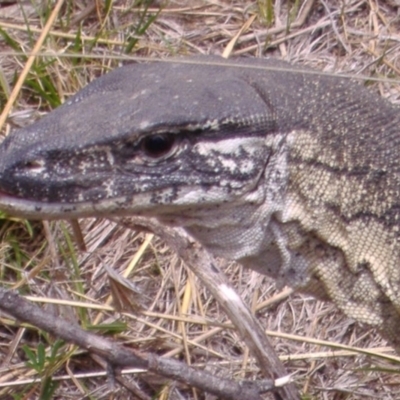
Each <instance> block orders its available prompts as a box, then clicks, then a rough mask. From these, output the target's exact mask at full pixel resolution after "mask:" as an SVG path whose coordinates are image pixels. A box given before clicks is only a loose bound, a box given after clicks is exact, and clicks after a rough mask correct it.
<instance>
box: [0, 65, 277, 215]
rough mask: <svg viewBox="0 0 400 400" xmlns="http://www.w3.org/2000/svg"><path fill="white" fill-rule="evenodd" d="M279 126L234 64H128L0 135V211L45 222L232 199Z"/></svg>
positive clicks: (246, 184)
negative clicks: (26, 123)
mask: <svg viewBox="0 0 400 400" xmlns="http://www.w3.org/2000/svg"><path fill="white" fill-rule="evenodd" d="M217 60H218V61H219V62H222V61H221V60H220V59H217ZM199 62H200V64H202V65H198V64H199ZM210 82H211V83H210ZM275 129H276V122H275V118H274V110H273V109H272V106H271V105H270V102H269V100H268V99H267V98H266V97H265V96H264V94H263V93H260V91H258V90H257V88H256V87H254V85H252V84H251V83H249V82H248V80H246V75H245V74H243V75H241V74H239V73H238V71H237V69H229V68H228V69H227V68H224V66H221V65H220V66H218V65H204V63H201V59H199V60H198V62H197V63H195V64H187V63H180V62H173V63H160V62H158V63H150V64H134V65H128V66H125V67H122V68H119V69H117V70H114V71H113V72H110V73H109V74H107V75H105V76H103V77H101V78H99V79H97V80H95V81H94V82H93V83H91V84H89V85H88V86H87V87H86V88H85V89H83V90H82V91H80V92H78V93H77V94H76V95H75V96H73V97H71V98H70V99H69V100H68V101H67V102H66V103H65V104H64V105H62V106H61V107H59V108H58V109H56V110H55V111H53V112H52V113H50V114H48V115H47V116H46V117H44V118H42V119H41V120H39V121H38V122H36V123H34V124H33V125H31V126H29V127H27V128H24V129H21V130H19V131H16V132H14V133H12V134H11V135H9V136H8V137H7V138H6V139H5V140H4V142H3V143H2V145H1V147H0V207H1V208H2V209H5V210H7V211H8V212H10V213H11V214H15V215H22V216H27V217H33V218H50V219H51V218H75V217H80V216H99V215H105V216H107V215H108V216H109V215H115V214H118V215H129V214H145V215H155V216H158V215H163V214H165V215H169V214H177V213H178V214H179V213H181V212H184V211H185V210H186V209H188V208H191V207H194V206H196V207H201V206H202V205H204V206H209V205H212V204H220V203H222V202H226V203H229V202H231V201H234V200H235V199H237V198H238V197H240V196H243V195H244V194H245V193H248V192H251V191H252V190H254V188H255V187H256V186H257V182H258V180H259V178H260V175H261V174H262V172H263V170H264V169H265V165H266V163H267V160H268V151H269V150H268V148H267V147H266V146H265V145H264V142H265V136H266V134H267V133H268V132H273V131H274V130H275Z"/></svg>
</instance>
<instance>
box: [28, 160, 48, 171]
mask: <svg viewBox="0 0 400 400" xmlns="http://www.w3.org/2000/svg"><path fill="white" fill-rule="evenodd" d="M44 166H45V162H44V160H43V159H40V158H39V159H36V160H29V161H26V162H25V163H24V168H25V169H27V170H30V171H35V172H39V171H42V170H43V169H44Z"/></svg>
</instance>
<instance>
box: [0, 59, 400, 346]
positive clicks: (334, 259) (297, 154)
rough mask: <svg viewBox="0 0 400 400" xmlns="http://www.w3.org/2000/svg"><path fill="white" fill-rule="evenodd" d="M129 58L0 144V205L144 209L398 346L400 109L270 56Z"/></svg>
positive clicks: (95, 211) (50, 212)
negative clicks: (332, 305)
mask: <svg viewBox="0 0 400 400" xmlns="http://www.w3.org/2000/svg"><path fill="white" fill-rule="evenodd" d="M168 61H169V62H153V63H147V64H146V63H144V64H132V65H127V66H124V67H121V68H118V69H116V70H114V71H112V72H110V73H108V74H106V75H105V76H103V77H101V78H99V79H97V80H95V81H94V82H92V83H91V84H89V85H88V86H87V87H86V88H84V89H83V90H82V91H80V92H78V93H77V94H76V95H74V96H73V97H71V98H70V99H69V100H68V101H67V102H66V103H65V104H63V105H62V106H61V107H59V108H58V109H56V110H55V111H53V112H51V113H49V114H48V115H47V116H46V117H44V118H42V119H41V120H39V121H38V122H36V123H34V124H33V125H31V126H29V127H27V128H24V129H21V130H19V131H16V132H14V133H12V134H11V135H9V136H8V137H7V138H6V139H5V140H4V142H3V143H2V145H1V146H0V209H2V210H5V211H7V212H9V213H11V214H13V215H21V216H25V217H29V218H44V219H54V218H76V217H89V216H95V217H100V216H106V217H107V216H108V217H110V216H117V215H119V216H120V215H141V216H149V217H156V218H157V219H158V220H159V221H160V222H162V223H164V224H168V225H172V226H180V227H183V228H184V229H185V230H186V231H187V232H188V233H189V234H190V235H191V236H192V237H193V238H195V239H196V240H198V241H199V242H200V243H202V244H203V245H204V246H205V248H206V249H208V250H209V251H210V252H211V253H212V254H214V255H217V256H221V257H225V258H226V259H231V260H237V261H238V262H239V263H241V264H242V265H243V266H245V267H248V268H252V269H254V270H257V271H259V272H260V273H262V274H266V275H268V276H271V277H273V278H275V279H276V280H277V281H278V283H280V284H286V285H290V286H292V287H295V288H297V289H298V290H300V291H302V292H304V293H310V294H312V295H314V296H316V297H318V298H320V299H325V300H331V301H333V302H334V303H335V304H336V305H337V306H338V307H339V308H340V309H341V310H342V311H343V312H344V313H345V314H347V315H348V316H350V317H352V318H354V319H355V320H357V321H360V322H362V323H364V324H367V325H369V326H371V327H375V328H377V329H379V330H380V331H381V333H382V335H383V336H384V337H385V338H387V339H388V340H389V341H390V343H391V344H392V345H393V346H395V347H397V348H398V347H399V345H400V335H399V333H400V328H399V327H400V267H399V261H400V236H399V235H400V232H399V228H400V193H399V192H400V156H399V153H400V151H399V150H400V132H399V126H400V110H399V108H397V107H396V106H394V105H392V104H390V103H389V102H388V101H386V100H384V99H382V98H381V97H380V96H378V95H376V94H373V93H372V92H370V91H368V90H367V89H365V88H363V87H362V86H360V85H358V84H356V83H353V82H351V81H349V80H348V79H344V78H342V77H337V76H329V75H325V74H322V73H319V72H317V71H313V70H308V69H304V68H300V67H297V66H294V65H290V64H287V63H285V62H283V61H278V60H275V59H250V58H247V59H233V60H224V59H222V58H218V57H195V58H186V59H182V60H173V61H172V62H171V60H168Z"/></svg>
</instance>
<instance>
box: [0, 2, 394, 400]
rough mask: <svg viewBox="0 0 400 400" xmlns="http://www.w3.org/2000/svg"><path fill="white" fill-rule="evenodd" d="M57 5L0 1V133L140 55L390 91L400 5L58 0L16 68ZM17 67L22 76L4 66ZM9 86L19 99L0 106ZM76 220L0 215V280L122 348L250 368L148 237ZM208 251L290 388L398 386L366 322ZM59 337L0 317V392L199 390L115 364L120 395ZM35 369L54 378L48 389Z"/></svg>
mask: <svg viewBox="0 0 400 400" xmlns="http://www.w3.org/2000/svg"><path fill="white" fill-rule="evenodd" d="M59 2H60V1H59ZM59 2H54V3H51V4H47V2H46V1H42V2H39V1H32V2H30V1H26V2H19V3H15V4H14V3H13V2H12V1H7V2H4V1H0V7H1V8H0V85H1V90H0V105H1V107H0V109H4V112H3V115H2V117H3V116H4V117H6V116H7V120H6V121H5V123H4V124H3V122H4V120H2V119H1V117H0V121H1V123H0V125H1V124H3V126H2V133H3V134H4V135H5V134H8V133H9V131H10V130H12V129H15V128H17V127H19V126H25V125H27V124H29V123H31V122H32V121H34V120H35V119H37V118H39V116H40V115H42V114H44V113H47V112H48V111H50V110H51V109H53V108H55V107H56V106H57V105H59V104H61V103H62V102H63V101H65V99H66V98H68V96H70V95H71V94H73V93H75V92H76V91H77V90H79V89H80V88H81V87H83V86H85V84H87V83H88V82H89V81H91V80H93V79H94V78H96V77H97V76H99V75H101V74H103V73H106V72H107V71H108V70H110V69H113V68H115V67H117V66H119V65H122V64H123V63H126V62H132V61H136V60H138V59H140V58H143V57H148V58H155V59H156V58H165V57H170V56H178V55H189V54H199V53H201V54H219V55H220V54H222V53H223V52H224V51H226V52H228V53H230V54H231V56H238V55H242V56H257V57H264V56H273V57H277V58H281V59H284V60H287V61H290V62H294V63H297V64H302V65H308V66H311V67H314V68H316V69H319V70H323V71H325V72H329V73H332V74H344V75H347V76H351V77H353V78H354V79H356V80H360V81H361V82H362V84H364V85H368V86H370V87H371V90H373V91H376V92H378V93H379V94H380V95H381V96H382V97H386V98H388V99H389V100H390V101H392V102H393V103H398V102H399V95H400V92H399V85H398V74H399V73H400V70H399V68H400V58H399V50H398V47H399V45H398V43H399V40H400V36H399V35H398V32H399V28H400V20H399V15H400V14H399V12H400V8H399V7H400V3H399V2H397V1H395V0H393V1H386V2H382V1H377V0H376V1H374V0H365V1H364V0H359V1H355V0H354V1H353V0H348V1H346V2H338V1H331V2H329V1H324V0H292V1H279V0H275V1H274V0H258V1H249V0H244V1H222V0H215V1H211V0H210V1H207V0H205V1H190V0H187V1H183V0H182V1H169V2H162V1H153V2H150V1H133V0H126V1H119V0H116V1H111V0H110V1H106V2H101V1H94V2H91V1H88V2H86V3H85V2H74V1H64V4H63V5H62V7H61V9H60V11H59V13H58V15H57V17H56V19H55V21H54V23H53V24H52V25H51V27H50V29H49V32H48V35H47V38H46V40H45V41H44V42H43V44H42V45H41V46H40V47H39V49H38V51H39V53H38V54H37V55H36V57H35V60H34V62H33V64H32V66H29V64H28V63H29V56H30V55H31V52H32V50H33V49H34V48H35V44H36V43H37V41H38V39H39V36H40V34H41V33H42V32H43V27H44V26H45V24H46V21H47V19H48V18H49V16H50V14H51V12H52V10H54V7H55V4H58V3H59ZM246 24H248V26H247V28H246ZM235 35H238V36H237V38H236V40H233V39H234V38H235ZM229 45H230V46H231V47H229ZM26 67H29V68H28V70H27V71H28V74H27V77H26V79H25V80H24V82H23V85H22V87H20V86H19V85H18V84H17V78H18V76H20V75H21V74H22V73H23V72H24V69H25V68H26ZM13 90H16V92H17V93H18V97H17V100H16V101H15V102H14V104H13V106H12V108H11V110H9V109H8V108H7V106H6V103H7V100H9V99H10V98H12V91H13ZM9 104H10V105H11V104H12V103H9ZM6 114H7V115H6ZM79 223H80V227H81V230H82V232H83V241H84V243H85V247H86V248H85V249H83V248H82V245H79V240H77V236H79V235H77V234H76V229H75V234H74V230H73V228H72V226H71V224H69V223H68V222H66V221H61V222H52V223H40V222H27V221H22V220H18V219H13V218H10V217H7V216H2V220H1V226H0V234H1V238H2V240H1V244H0V257H1V263H0V274H1V275H0V276H1V284H2V285H3V286H6V287H9V288H14V289H18V290H19V291H20V292H21V293H22V294H24V295H29V296H31V299H33V300H34V301H35V302H37V303H38V304H40V305H42V306H43V307H44V308H45V309H48V310H49V311H51V312H54V313H57V314H59V315H61V316H63V317H64V318H65V319H67V320H71V321H78V322H79V323H80V325H81V326H83V327H85V328H86V329H94V330H96V332H100V333H102V334H103V335H105V336H107V337H108V338H113V339H114V340H116V341H119V342H124V343H125V344H126V345H127V346H128V345H129V346H132V347H135V348H138V349H141V350H143V351H149V352H154V353H157V354H159V355H163V356H165V357H175V358H176V359H179V360H182V361H185V362H187V363H189V364H191V365H192V366H194V367H198V368H206V370H208V371H210V372H212V373H213V374H215V375H218V376H221V377H227V378H233V379H236V380H239V379H244V378H245V379H250V380H253V379H259V378H260V376H261V375H260V371H259V368H258V366H257V364H256V362H255V360H254V358H253V357H252V355H251V354H249V351H248V349H247V347H246V345H245V344H244V342H243V341H242V339H241V337H240V335H239V334H238V332H237V330H236V329H235V328H234V327H233V326H232V324H231V323H230V321H229V320H228V319H227V317H226V316H225V314H224V312H223V310H222V309H221V307H220V306H219V304H218V303H217V302H216V301H215V300H214V299H213V298H212V296H211V295H210V293H209V292H208V291H207V290H206V289H205V288H204V287H203V285H202V284H201V283H200V282H199V281H198V279H197V278H196V277H195V276H194V275H193V274H192V273H191V272H190V271H188V270H187V269H186V268H185V266H184V265H183V264H182V262H181V261H180V260H179V259H178V257H177V256H176V255H175V254H174V253H173V252H172V251H171V250H170V249H169V248H167V247H166V245H165V244H164V243H163V242H162V241H160V240H159V239H157V238H156V237H153V235H151V234H148V233H147V234H146V233H140V232H136V231H133V230H127V229H125V228H123V227H122V226H119V225H117V224H115V223H113V222H110V221H104V220H82V221H79ZM220 263H221V266H222V268H223V269H224V271H225V273H226V274H227V276H228V277H229V279H230V281H231V282H232V283H233V284H234V286H235V288H236V289H237V290H238V292H239V293H240V295H241V296H242V298H243V299H244V301H245V303H246V304H248V305H249V307H250V308H251V309H252V310H253V311H254V313H255V315H256V316H257V318H258V319H259V321H260V322H261V324H262V326H263V327H265V329H266V330H267V333H268V335H269V337H270V340H271V341H272V343H273V345H274V347H275V349H276V352H277V353H278V355H279V356H280V357H281V359H282V360H283V361H284V365H285V367H286V368H287V370H288V371H289V372H290V373H293V378H294V381H295V383H296V385H297V387H298V388H299V390H300V391H301V393H302V396H303V398H304V399H334V400H339V399H340V400H342V399H346V400H347V399H362V398H363V399H369V398H371V399H374V398H376V399H387V400H389V399H398V398H400V375H399V370H400V369H399V365H400V364H399V363H400V358H399V357H397V356H396V355H395V353H394V352H393V350H392V349H390V348H389V347H387V345H386V343H385V342H384V341H383V340H382V339H381V338H380V336H379V335H378V334H377V333H376V332H373V331H371V330H366V329H365V328H364V327H362V326H361V325H359V324H356V323H355V322H354V321H352V320H350V319H348V318H346V317H345V316H344V315H342V314H341V313H340V312H338V310H337V309H336V308H335V307H334V306H333V305H332V304H329V303H322V302H319V301H316V300H314V299H312V298H310V297H306V296H302V295H299V294H291V291H289V290H288V289H287V288H277V287H276V286H275V282H274V281H272V280H270V279H268V278H266V277H264V276H260V275H258V274H256V273H255V272H251V271H246V270H243V269H242V268H241V267H240V266H238V265H235V264H233V263H228V262H226V261H224V260H220ZM106 267H108V269H110V268H112V270H113V271H115V272H117V273H118V274H120V275H124V274H126V275H128V276H129V282H131V283H133V284H134V285H135V291H136V292H135V291H131V290H129V289H126V290H124V289H123V287H122V286H121V284H119V286H118V280H117V281H115V279H114V280H113V279H111V278H109V273H108V272H107V270H106ZM118 293H119V295H118ZM121 293H122V294H125V296H122V295H121ZM61 300H63V302H64V303H63V304H62V305H61V304H60V303H61ZM77 302H80V303H79V306H78V304H77ZM82 303H83V304H82ZM66 304H67V305H66ZM93 305H96V306H98V308H97V309H94V308H93ZM342 345H344V347H343V348H341V346H342ZM59 346H60V347H58V342H57V341H56V340H55V338H53V337H51V336H49V335H47V334H46V333H45V332H39V331H38V330H36V329H33V328H32V327H29V326H25V325H19V324H16V323H15V321H14V320H12V319H11V318H10V317H9V316H7V315H5V314H0V398H2V399H3V398H4V399H11V398H26V399H36V398H42V399H50V398H54V399H64V398H73V399H78V398H89V397H90V398H94V399H101V398H114V399H130V398H132V399H136V398H142V399H146V398H154V399H212V398H213V397H212V396H211V395H207V394H205V393H202V392H200V391H196V390H194V389H191V388H188V387H186V386H184V385H182V384H178V383H176V382H173V381H168V380H166V379H164V378H161V377H158V376H155V375H150V374H147V373H140V374H131V373H128V372H127V373H126V374H124V377H125V379H126V380H127V381H130V382H134V383H135V385H137V389H138V392H137V393H136V394H133V393H132V391H130V390H129V388H125V387H123V386H121V385H119V384H115V385H114V386H113V385H111V384H110V379H108V378H107V377H106V376H105V374H104V368H102V367H101V366H99V365H98V364H97V363H96V361H95V360H94V359H93V358H91V357H90V355H89V354H87V353H86V352H83V351H80V350H79V349H76V348H73V347H71V346H68V345H67V344H64V343H61V344H60V345H59ZM348 346H351V347H354V348H363V349H368V350H369V351H370V354H365V353H362V352H360V351H359V350H357V349H355V350H353V351H352V350H351V349H349V347H348ZM42 350H46V351H47V353H46V355H47V359H46V360H44V359H43V358H42V357H41V354H42V353H41V352H42ZM52 351H53V352H54V354H53V355H52V354H51V352H52ZM372 353H374V354H375V355H372ZM28 363H30V365H28ZM48 376H53V378H55V380H57V382H59V383H58V386H57V387H56V388H55V390H54V393H53V391H52V386H51V383H50V381H49V380H48V379H46V378H47V377H48ZM35 379H36V381H35ZM18 381H21V382H19V383H18ZM138 393H139V394H138ZM141 396H142V397H141ZM149 396H150V397H149ZM265 398H268V397H267V396H266V397H265Z"/></svg>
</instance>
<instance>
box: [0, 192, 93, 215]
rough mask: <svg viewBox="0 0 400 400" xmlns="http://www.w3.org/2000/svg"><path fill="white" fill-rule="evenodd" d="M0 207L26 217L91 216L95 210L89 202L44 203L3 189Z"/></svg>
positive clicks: (0, 195)
mask: <svg viewBox="0 0 400 400" xmlns="http://www.w3.org/2000/svg"><path fill="white" fill-rule="evenodd" d="M0 209H1V210H3V211H5V212H7V213H8V214H10V215H13V216H17V217H23V218H28V219H69V218H77V217H81V216H82V217H85V216H92V215H93V214H94V211H95V210H94V207H93V205H92V204H89V203H77V204H64V203H46V202H41V201H37V200H27V199H23V198H19V197H17V196H13V195H10V194H8V193H5V192H3V191H0Z"/></svg>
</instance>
